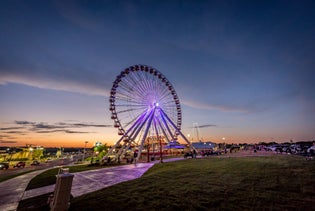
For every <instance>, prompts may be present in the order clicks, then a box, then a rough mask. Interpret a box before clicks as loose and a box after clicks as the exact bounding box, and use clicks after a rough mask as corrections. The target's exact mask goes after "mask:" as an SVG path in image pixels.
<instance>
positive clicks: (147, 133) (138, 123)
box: [107, 65, 189, 159]
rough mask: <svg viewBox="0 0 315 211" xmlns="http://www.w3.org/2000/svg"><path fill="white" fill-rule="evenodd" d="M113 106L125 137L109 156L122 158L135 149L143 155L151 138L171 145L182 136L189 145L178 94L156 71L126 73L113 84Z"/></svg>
mask: <svg viewBox="0 0 315 211" xmlns="http://www.w3.org/2000/svg"><path fill="white" fill-rule="evenodd" d="M109 103H110V106H109V110H110V111H111V119H112V120H113V121H114V127H115V128H117V132H118V135H119V136H121V138H120V139H119V140H118V141H117V142H116V144H115V145H114V146H113V147H112V148H111V149H110V150H109V152H108V154H107V155H108V156H109V155H113V154H114V155H116V156H120V155H121V154H122V153H124V151H126V150H127V149H130V148H131V147H138V151H139V152H141V151H142V149H143V145H144V142H145V141H147V140H148V138H149V137H151V139H156V140H157V139H159V140H161V139H163V141H164V142H168V143H170V142H172V141H174V140H177V137H178V136H179V135H181V136H182V137H183V138H184V140H186V142H187V143H188V144H189V141H188V140H187V139H186V137H185V136H184V135H183V134H182V133H181V131H180V129H181V124H182V112H181V106H180V102H179V99H178V96H177V94H176V91H175V89H174V87H173V86H172V84H171V83H170V81H169V80H168V79H167V78H166V77H165V76H164V75H163V74H162V73H161V72H159V71H158V70H156V69H155V68H153V67H150V66H146V65H134V66H130V67H128V68H126V69H125V70H124V71H122V72H121V73H120V74H119V75H118V76H117V77H116V80H115V81H114V82H113V86H112V89H111V92H110V97H109ZM140 154H141V153H138V157H137V159H138V158H139V157H140Z"/></svg>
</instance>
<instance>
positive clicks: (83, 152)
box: [82, 141, 89, 162]
mask: <svg viewBox="0 0 315 211" xmlns="http://www.w3.org/2000/svg"><path fill="white" fill-rule="evenodd" d="M84 143H85V145H84V150H83V159H82V161H83V162H84V159H85V153H86V151H85V148H86V144H87V143H89V142H88V141H85V142H84Z"/></svg>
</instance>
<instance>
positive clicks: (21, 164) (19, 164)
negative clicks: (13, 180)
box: [13, 161, 25, 168]
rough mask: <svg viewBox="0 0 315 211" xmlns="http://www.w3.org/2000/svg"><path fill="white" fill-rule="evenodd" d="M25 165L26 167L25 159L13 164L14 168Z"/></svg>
mask: <svg viewBox="0 0 315 211" xmlns="http://www.w3.org/2000/svg"><path fill="white" fill-rule="evenodd" d="M24 167H25V162H23V161H20V162H18V163H17V164H15V165H14V166H13V168H24Z"/></svg>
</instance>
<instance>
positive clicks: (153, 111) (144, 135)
mask: <svg viewBox="0 0 315 211" xmlns="http://www.w3.org/2000/svg"><path fill="white" fill-rule="evenodd" d="M154 113H155V108H154V109H153V110H152V111H151V114H150V119H149V122H148V124H147V127H146V129H145V131H144V134H143V136H142V140H141V143H140V146H139V152H138V156H137V158H136V162H138V160H139V158H140V156H141V152H142V148H143V143H144V141H145V139H146V137H147V135H148V132H149V128H150V126H151V122H152V119H153V117H154ZM148 153H149V152H148Z"/></svg>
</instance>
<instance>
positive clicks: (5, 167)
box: [0, 163, 9, 170]
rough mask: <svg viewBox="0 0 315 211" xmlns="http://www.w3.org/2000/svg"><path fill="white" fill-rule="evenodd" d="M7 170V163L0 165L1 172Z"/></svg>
mask: <svg viewBox="0 0 315 211" xmlns="http://www.w3.org/2000/svg"><path fill="white" fill-rule="evenodd" d="M8 168H9V164H7V163H0V169H1V170H3V169H8Z"/></svg>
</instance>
